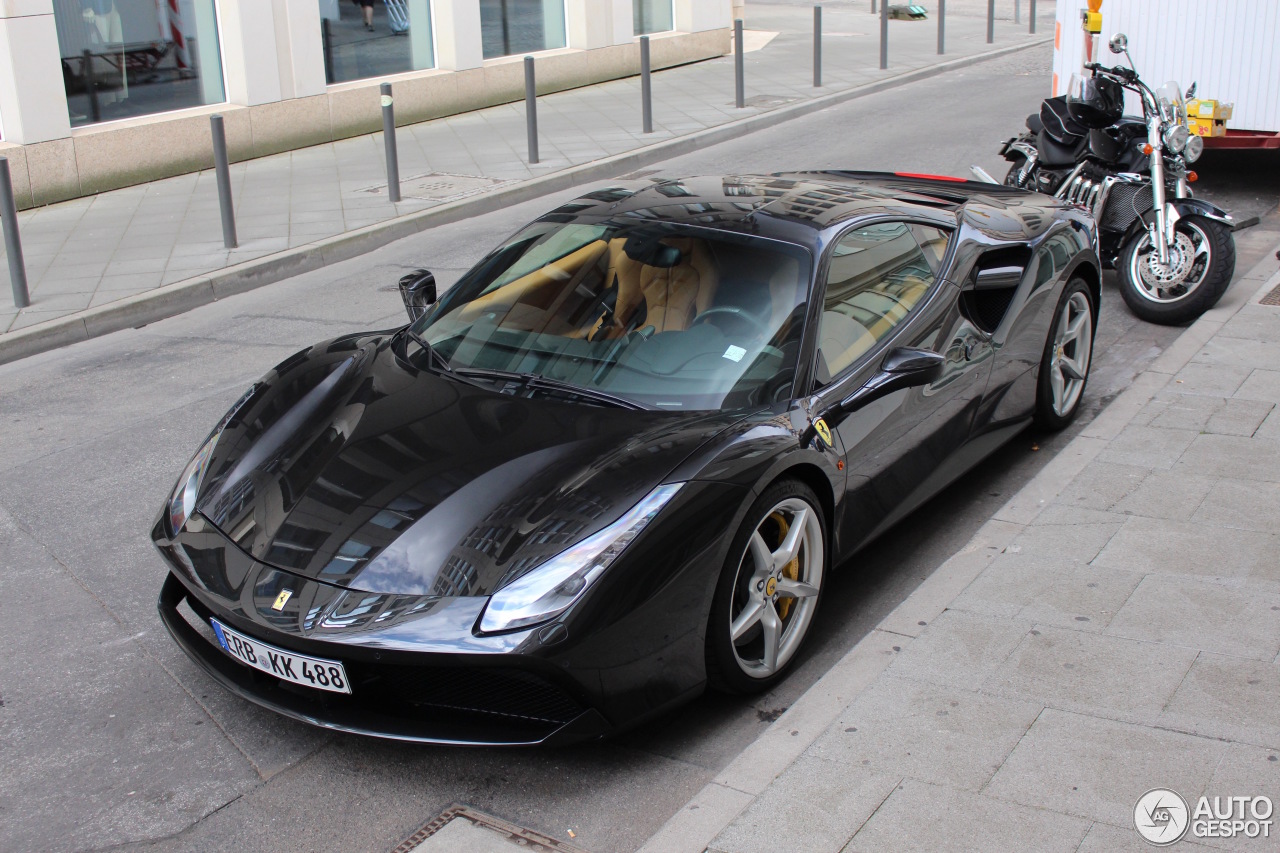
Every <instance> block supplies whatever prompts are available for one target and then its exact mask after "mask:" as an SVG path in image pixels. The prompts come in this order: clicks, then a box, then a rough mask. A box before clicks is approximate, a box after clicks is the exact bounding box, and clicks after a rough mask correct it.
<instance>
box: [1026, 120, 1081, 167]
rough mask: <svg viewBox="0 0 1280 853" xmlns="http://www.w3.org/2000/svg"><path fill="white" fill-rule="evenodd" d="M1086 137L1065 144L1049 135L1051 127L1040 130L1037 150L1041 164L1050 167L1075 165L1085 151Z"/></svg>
mask: <svg viewBox="0 0 1280 853" xmlns="http://www.w3.org/2000/svg"><path fill="white" fill-rule="evenodd" d="M1084 146H1085V137H1083V136H1082V137H1080V139H1079V140H1078V141H1077V142H1075V143H1074V144H1072V145H1063V144H1062V143H1061V142H1058V141H1057V140H1056V139H1054V138H1053V137H1052V136H1050V135H1049V129H1048V128H1045V129H1044V130H1042V131H1041V132H1040V136H1039V137H1038V138H1037V140H1036V150H1037V151H1039V153H1040V165H1041V166H1045V167H1048V168H1051V169H1052V168H1056V167H1059V166H1074V165H1075V164H1076V161H1077V160H1078V159H1079V158H1080V155H1081V154H1082V153H1083V149H1084Z"/></svg>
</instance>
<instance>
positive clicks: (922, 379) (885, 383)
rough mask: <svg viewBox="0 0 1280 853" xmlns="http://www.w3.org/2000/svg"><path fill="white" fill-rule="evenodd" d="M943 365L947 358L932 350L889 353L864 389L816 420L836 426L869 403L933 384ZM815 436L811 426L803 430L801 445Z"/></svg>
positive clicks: (898, 349)
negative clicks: (906, 389) (905, 390)
mask: <svg viewBox="0 0 1280 853" xmlns="http://www.w3.org/2000/svg"><path fill="white" fill-rule="evenodd" d="M945 364H946V358H945V357H943V356H941V355H939V354H938V353H936V352H933V351H932V350H927V349H917V348H916V347H896V348H895V349H891V350H889V352H888V353H886V354H885V357H884V361H882V362H880V369H879V370H878V371H876V374H875V375H874V376H872V377H871V378H870V379H868V380H867V382H866V384H865V385H863V386H862V387H861V388H859V389H858V390H857V391H854V392H853V393H852V394H850V395H849V396H848V397H845V398H844V399H843V400H841V401H840V402H839V403H836V404H835V405H833V406H831V407H829V408H827V409H825V410H823V412H822V413H821V415H820V416H819V419H820V420H823V421H826V422H827V425H828V426H835V425H836V424H837V423H839V422H840V421H842V420H844V419H845V418H847V417H848V416H849V415H851V414H853V413H854V412H856V411H858V410H859V409H861V408H863V407H864V406H866V405H868V404H869V403H872V402H874V401H876V400H879V399H880V398H881V397H887V396H888V395H890V394H892V393H893V392H894V391H901V390H902V389H904V388H918V387H920V386H922V385H928V384H930V383H931V382H934V381H935V380H937V378H938V377H939V376H941V375H942V368H943V365H945ZM814 432H815V428H814V427H812V426H810V427H809V428H808V429H807V430H805V433H804V435H802V436H801V444H807V443H808V442H809V440H810V439H811V438H812V434H813V433H814Z"/></svg>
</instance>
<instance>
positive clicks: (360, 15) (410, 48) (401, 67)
mask: <svg viewBox="0 0 1280 853" xmlns="http://www.w3.org/2000/svg"><path fill="white" fill-rule="evenodd" d="M319 2H320V37H321V38H322V39H323V40H324V77H325V81H326V82H328V83H345V82H346V81H348V80H363V79H365V78H366V77H384V76H386V75H388V74H400V73H402V72H405V71H421V70H422V69H424V68H434V67H435V65H436V56H435V46H434V44H433V42H432V40H431V0H319Z"/></svg>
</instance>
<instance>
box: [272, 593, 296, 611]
mask: <svg viewBox="0 0 1280 853" xmlns="http://www.w3.org/2000/svg"><path fill="white" fill-rule="evenodd" d="M291 595H293V590H291V589H286V590H284V591H283V592H281V593H280V594H279V595H277V596H276V600H275V603H274V604H272V605H271V609H272V610H284V606H285V605H286V604H288V603H289V597H290V596H291Z"/></svg>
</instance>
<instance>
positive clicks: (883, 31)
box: [880, 3, 889, 71]
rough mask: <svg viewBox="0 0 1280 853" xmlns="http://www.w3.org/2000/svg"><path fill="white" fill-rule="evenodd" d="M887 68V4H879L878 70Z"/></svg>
mask: <svg viewBox="0 0 1280 853" xmlns="http://www.w3.org/2000/svg"><path fill="white" fill-rule="evenodd" d="M888 67H889V4H888V3H881V4H880V70H881V71H884V70H885V69H886V68H888Z"/></svg>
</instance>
